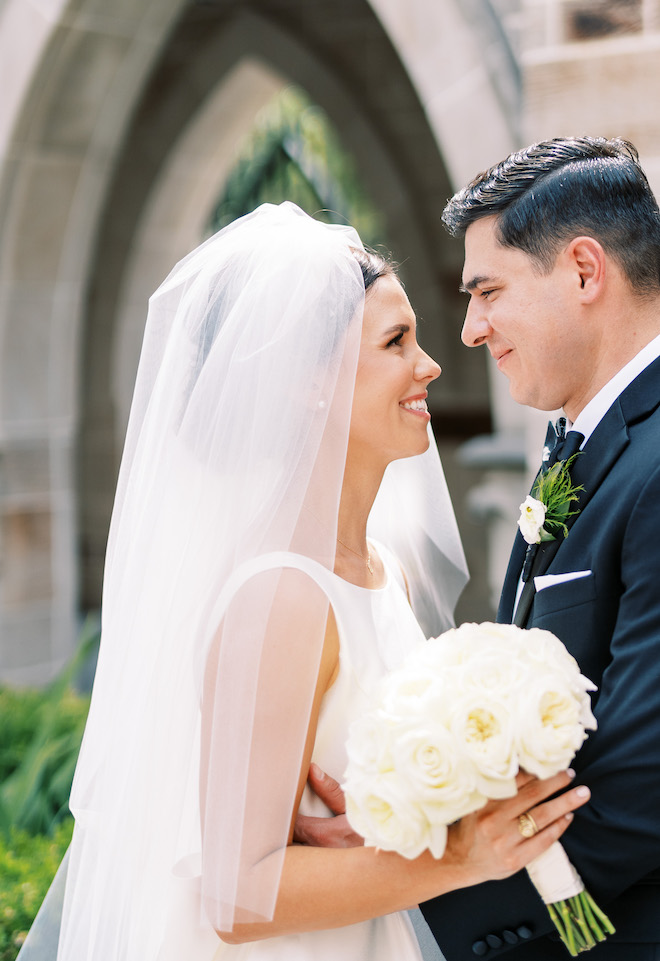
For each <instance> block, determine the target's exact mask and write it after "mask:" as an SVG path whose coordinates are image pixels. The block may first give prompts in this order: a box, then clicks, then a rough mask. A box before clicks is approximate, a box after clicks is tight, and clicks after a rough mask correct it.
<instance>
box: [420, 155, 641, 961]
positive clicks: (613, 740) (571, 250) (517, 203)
mask: <svg viewBox="0 0 660 961" xmlns="http://www.w3.org/2000/svg"><path fill="white" fill-rule="evenodd" d="M443 219H444V221H445V223H446V225H447V226H448V228H449V230H450V232H452V233H453V234H460V235H464V237H465V266H464V269H463V288H464V289H465V291H466V292H467V293H468V294H469V296H470V301H469V304H468V309H467V315H466V318H465V324H464V327H463V334H462V337H463V341H464V343H465V344H467V346H469V347H478V346H481V345H483V346H485V347H487V348H488V350H489V351H490V353H491V354H492V356H493V358H494V360H495V361H496V362H497V366H498V368H499V370H500V371H501V372H502V373H503V374H504V375H505V376H506V377H507V378H508V379H509V388H510V391H511V395H512V396H513V398H514V399H515V400H517V401H518V402H519V403H521V404H528V405H529V406H531V407H537V408H539V409H541V410H553V409H557V408H560V407H561V408H563V413H564V414H565V416H566V418H567V420H568V422H569V425H568V426H569V427H571V423H572V427H571V429H572V430H574V431H575V432H577V433H578V434H581V435H583V439H581V438H580V437H577V438H576V443H578V444H581V448H582V452H581V453H580V454H579V455H578V456H577V457H576V459H575V461H574V462H573V466H572V468H571V478H572V481H573V483H574V484H575V485H576V486H578V487H579V486H582V487H583V488H584V490H583V493H582V494H581V495H580V500H579V502H578V504H577V507H578V509H579V513H577V514H576V515H574V516H573V517H572V518H570V519H569V522H568V523H569V525H570V532H569V535H568V536H567V537H566V538H563V537H562V536H561V535H560V536H559V538H557V539H556V540H555V541H551V542H546V543H545V544H544V545H543V547H542V548H541V550H539V551H537V555H536V558H535V561H534V566H533V569H532V571H531V576H530V578H529V581H530V583H529V586H528V587H527V586H526V587H525V588H524V590H523V593H522V595H521V596H520V597H519V599H518V595H520V587H521V571H522V568H523V561H524V558H525V553H526V546H527V545H526V544H525V542H524V541H523V538H522V537H521V535H520V534H518V536H517V538H516V541H515V544H514V547H513V551H512V554H511V559H510V562H509V569H508V571H507V574H506V578H505V582H504V589H503V591H502V598H501V602H500V608H499V612H498V620H500V621H511V620H513V619H514V617H515V620H516V622H517V623H521V624H522V625H523V626H526V627H540V628H544V629H547V630H550V631H552V632H553V633H555V634H556V635H557V636H558V637H559V638H561V640H562V641H563V642H564V643H565V644H566V646H567V647H568V649H569V651H570V652H571V653H572V654H573V655H574V656H575V657H576V658H577V660H578V663H579V664H580V667H581V669H582V671H583V672H584V673H585V674H586V675H587V676H588V677H590V678H591V679H592V680H593V681H594V682H595V683H596V684H597V685H598V692H597V693H596V694H595V695H594V697H593V703H594V705H595V707H594V710H595V714H596V716H597V718H598V731H597V732H595V733H594V734H592V735H591V736H590V737H589V739H588V740H587V741H586V743H585V745H584V747H583V748H582V750H581V751H580V752H579V754H578V756H577V757H576V759H575V763H574V767H575V769H576V770H577V772H578V776H579V778H580V779H581V780H583V781H584V782H585V783H587V784H588V785H589V787H590V788H591V801H590V803H589V804H588V805H586V807H585V808H583V809H582V810H581V811H577V812H576V815H575V821H574V823H573V825H572V826H571V828H570V829H569V831H568V832H567V834H566V835H565V836H564V838H563V839H562V843H563V844H564V847H565V848H566V851H567V853H568V855H569V858H570V860H571V861H572V862H573V864H574V865H575V867H576V868H577V869H578V871H579V873H580V875H581V876H582V878H583V880H584V882H585V884H586V886H587V888H588V889H589V891H590V892H591V894H592V895H593V896H594V898H595V900H596V902H597V903H598V904H600V906H601V907H603V908H604V909H605V910H606V912H607V914H608V915H609V917H610V919H611V920H612V922H613V923H614V925H615V926H616V929H617V932H616V934H615V935H613V936H611V937H610V938H609V939H608V941H607V942H605V943H604V944H603V945H599V946H597V947H596V948H594V949H593V950H592V952H591V953H590V958H593V961H606V959H609V961H651V959H660V359H659V358H660V212H659V211H658V206H657V204H656V202H655V199H654V197H653V195H652V193H651V190H650V188H649V186H648V183H647V180H646V177H645V176H644V173H643V171H642V169H641V167H640V166H639V163H638V160H637V153H636V151H635V150H634V148H633V147H632V146H631V145H630V144H626V143H625V142H623V141H619V140H614V141H606V140H602V139H599V138H581V139H568V140H553V141H549V142H545V143H540V144H535V145H533V146H532V147H529V148H528V149H527V150H523V151H521V152H520V153H517V154H513V155H512V156H511V157H508V158H507V159H506V160H504V161H503V162H502V163H501V164H499V165H498V166H496V167H494V168H492V169H491V170H489V171H487V172H486V173H484V174H481V175H480V176H478V177H477V178H476V179H475V180H474V181H472V183H471V184H469V185H468V186H467V187H466V188H465V189H464V190H462V191H461V192H460V193H458V194H456V196H455V197H453V198H452V200H451V201H450V202H449V204H448V205H447V207H446V209H445V214H444V218H443ZM517 600H518V603H517V604H516V601H517ZM516 607H518V612H517V615H516ZM521 608H522V610H521ZM422 910H423V913H424V915H425V917H426V920H427V922H428V924H429V926H430V927H431V929H432V931H433V933H434V935H435V937H436V939H437V941H438V942H439V944H440V946H441V948H442V949H443V951H444V953H445V954H446V956H447V958H448V959H449V961H468V959H469V961H473V959H474V958H476V957H488V958H496V957H498V956H499V955H502V956H505V957H506V958H507V959H509V961H514V959H515V961H518V959H519V961H523V959H530V961H531V959H533V961H554V959H557V961H561V959H565V958H566V957H567V954H566V951H565V949H564V948H563V947H562V945H561V944H560V943H559V942H558V941H557V940H556V939H555V938H553V936H552V934H551V925H550V923H549V921H548V917H547V912H546V910H545V908H544V907H543V905H542V904H541V902H540V900H539V898H538V897H537V895H536V894H535V892H534V890H533V889H532V886H531V884H530V882H529V880H528V879H527V876H526V873H525V872H523V873H521V874H519V875H516V876H515V877H513V878H511V879H509V880H507V881H502V882H497V883H490V884H484V885H480V886H478V887H474V888H471V889H468V890H465V891H459V892H456V893H453V894H449V895H447V896H446V897H443V898H441V899H440V898H439V899H437V900H435V901H431V902H429V903H427V904H426V905H423V906H422Z"/></svg>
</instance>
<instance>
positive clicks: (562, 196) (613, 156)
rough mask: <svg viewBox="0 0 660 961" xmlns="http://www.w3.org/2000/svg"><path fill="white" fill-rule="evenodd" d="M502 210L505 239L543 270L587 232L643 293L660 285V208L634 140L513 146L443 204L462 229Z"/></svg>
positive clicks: (447, 218)
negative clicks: (640, 161) (501, 158)
mask: <svg viewBox="0 0 660 961" xmlns="http://www.w3.org/2000/svg"><path fill="white" fill-rule="evenodd" d="M491 215H496V216H497V218H498V220H497V234H498V239H499V242H500V243H501V244H502V245H503V246H505V247H516V248H518V249H520V250H522V251H524V252H525V253H527V254H528V255H529V256H530V257H531V258H532V259H533V260H534V261H535V263H536V265H537V267H538V269H539V271H540V272H541V273H548V272H549V271H550V270H551V269H552V267H553V265H554V262H555V259H556V257H557V254H558V253H559V251H560V250H562V248H563V247H565V246H566V245H567V244H568V243H570V241H571V240H572V239H573V238H574V237H577V236H579V235H580V234H586V235H588V236H591V237H594V238H595V239H596V240H598V241H599V242H600V243H601V244H602V246H603V248H604V250H605V251H606V252H607V253H609V254H610V255H611V256H612V257H614V258H615V259H616V260H617V262H618V263H619V265H620V266H621V268H622V269H623V271H624V273H625V274H626V276H627V278H628V280H629V281H630V283H631V285H632V286H633V288H634V289H636V290H637V291H638V292H639V293H651V292H656V293H657V291H658V289H659V288H660V211H659V210H658V204H657V202H656V200H655V197H654V196H653V192H652V191H651V188H650V186H649V182H648V180H647V179H646V175H645V173H644V171H643V170H642V168H641V166H640V164H639V155H638V153H637V150H636V149H635V147H634V146H633V145H632V144H631V143H629V142H628V141H627V140H622V139H619V138H616V139H614V140H606V139H605V138H603V137H569V138H565V139H562V138H556V139H554V140H545V141H542V142H541V143H536V144H532V145H531V146H530V147H527V148H526V149H525V150H519V151H517V152H516V153H512V154H511V155H510V156H509V157H507V158H506V160H503V161H502V162H501V163H499V164H497V165H496V166H494V167H491V168H490V169H489V170H486V171H484V172H483V173H480V174H478V176H476V177H475V178H474V180H473V181H472V182H471V183H469V184H468V185H467V187H464V188H463V190H460V191H459V192H458V193H457V194H456V195H455V196H454V197H452V199H451V200H450V201H449V203H448V204H447V206H446V207H445V211H444V214H443V217H442V219H443V221H444V223H445V226H446V227H447V229H448V230H449V232H450V233H451V234H453V235H454V236H461V235H463V234H464V233H465V231H466V230H467V229H468V227H469V226H470V225H471V224H473V223H474V222H475V221H476V220H480V219H481V218H482V217H488V216H491Z"/></svg>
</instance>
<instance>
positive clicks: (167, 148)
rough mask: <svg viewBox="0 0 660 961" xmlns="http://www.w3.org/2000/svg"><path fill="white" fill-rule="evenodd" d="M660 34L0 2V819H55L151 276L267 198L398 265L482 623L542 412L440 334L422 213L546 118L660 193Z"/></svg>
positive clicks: (406, 14)
mask: <svg viewBox="0 0 660 961" xmlns="http://www.w3.org/2000/svg"><path fill="white" fill-rule="evenodd" d="M659 53H660V0H405V2H403V0H111V2H108V0H0V682H1V683H2V684H3V685H4V686H3V687H2V690H1V691H0V730H1V731H2V734H1V735H0V781H2V782H3V786H2V788H0V826H1V825H2V824H4V825H5V826H6V825H8V824H10V823H15V822H16V817H15V816H14V815H12V813H11V812H12V811H13V812H16V811H19V810H23V809H24V808H25V805H27V807H28V808H29V807H30V804H32V805H33V806H34V805H35V804H36V806H37V808H39V805H42V802H43V804H45V807H43V810H42V815H43V816H41V815H40V817H38V818H37V820H36V821H31V820H30V818H31V817H32V815H30V816H29V817H28V822H29V824H28V827H30V825H31V827H30V830H31V831H32V832H33V834H38V833H39V832H40V831H42V832H43V831H45V832H46V833H48V832H49V831H50V832H52V830H53V829H54V825H55V824H56V823H57V822H58V820H61V818H62V816H63V814H62V812H63V811H64V813H66V804H65V800H66V793H67V791H68V786H67V783H66V782H67V778H68V777H70V770H69V768H68V767H67V766H66V765H67V763H68V762H66V763H65V762H62V760H61V757H60V755H56V756H54V757H53V756H52V755H49V754H48V750H49V749H50V748H52V743H53V740H54V737H53V736H51V734H49V733H48V732H49V731H50V730H51V728H49V726H48V725H49V724H51V727H52V724H53V723H54V722H53V718H54V717H58V718H59V717H62V716H63V714H64V715H66V716H67V717H69V719H70V721H71V723H70V725H69V727H67V729H66V732H65V735H66V736H65V740H66V738H68V739H69V740H68V741H67V743H66V744H65V745H64V747H63V748H62V745H60V748H61V749H62V750H64V752H65V756H66V757H69V754H71V755H72V756H73V757H75V750H76V749H77V748H76V744H77V742H76V738H77V737H79V729H80V727H81V723H82V721H81V718H82V720H84V710H85V708H84V698H83V707H82V708H79V707H78V706H74V707H71V703H72V702H68V701H67V702H66V703H67V704H68V705H69V707H68V708H66V709H60V708H57V709H56V708H53V709H52V711H51V713H50V714H49V713H48V710H46V708H45V707H44V705H48V704H49V703H50V701H49V698H52V699H54V700H53V703H58V704H61V703H62V697H64V698H65V699H66V698H67V697H69V695H70V688H71V681H72V679H73V680H75V681H76V686H77V687H78V688H82V689H84V688H86V687H88V685H89V680H90V677H91V669H90V668H89V667H88V668H87V673H86V674H85V673H84V672H83V674H81V671H82V670H83V668H82V666H81V665H82V661H81V660H80V659H81V658H82V657H83V655H82V654H80V653H79V654H78V655H77V656H78V659H79V660H77V661H74V662H73V663H72V662H71V658H72V657H73V656H74V652H76V651H81V650H82V651H84V652H88V651H93V647H94V639H95V636H96V624H97V622H98V612H99V610H100V607H101V590H102V575H103V558H104V552H105V544H106V537H107V530H108V524H109V520H110V513H111V508H112V501H113V494H114V487H115V481H116V476H117V471H118V466H119V459H120V456H121V449H122V442H123V435H124V431H125V426H126V421H127V417H128V410H129V406H130V400H131V393H132V385H133V379H134V376H135V371H136V367H137V361H138V355H139V349H140V343H141V337H142V330H143V324H144V319H145V316H146V304H147V299H148V296H149V294H150V293H151V292H152V291H153V290H154V289H155V288H156V287H157V286H158V284H159V283H160V282H161V280H162V279H163V278H164V277H165V275H166V274H167V273H168V271H169V270H170V268H171V267H172V266H173V264H174V263H175V262H176V261H177V260H178V259H179V258H180V257H181V256H183V255H184V254H185V253H187V252H188V251H189V250H190V249H191V248H193V247H194V246H196V245H197V244H198V243H199V242H200V241H201V240H202V239H203V238H204V237H205V236H207V235H208V234H209V233H210V232H212V231H213V230H215V229H217V228H218V227H219V226H222V225H223V224H225V223H227V222H228V221H230V220H232V219H234V218H235V217H237V216H240V215H241V214H242V213H244V212H246V211H248V210H250V209H252V208H253V207H255V206H256V205H257V204H259V203H261V202H263V201H273V202H279V201H281V200H283V199H291V200H294V201H295V202H296V203H298V204H300V205H301V206H303V207H304V208H305V209H306V210H307V211H308V212H310V213H312V214H314V213H317V212H318V215H319V216H321V217H325V218H327V219H329V220H334V221H337V222H349V223H352V224H354V225H355V226H356V227H357V229H358V231H359V232H360V234H361V235H362V237H363V239H364V240H365V241H366V242H368V243H370V244H372V245H376V246H379V245H382V246H383V247H385V248H386V249H388V250H389V251H391V252H392V254H393V256H394V257H395V258H396V259H397V260H398V261H400V263H401V264H402V276H403V279H404V282H405V284H406V288H407V290H408V293H409V295H410V298H411V301H412V303H413V306H414V307H415V309H416V311H417V313H418V316H419V319H420V339H421V340H422V343H423V345H424V347H425V348H426V349H427V350H428V351H429V352H431V353H432V354H433V355H434V356H435V357H436V359H437V360H438V361H439V362H440V364H441V365H442V367H443V375H442V377H441V379H440V380H439V381H438V382H437V383H436V384H435V385H434V389H433V393H432V395H431V408H432V413H433V423H434V427H435V430H436V433H437V437H438V442H439V446H440V449H441V453H442V455H443V458H444V463H445V469H446V472H447V475H448V481H449V485H450V488H451V491H452V494H453V497H454V502H455V505H456V509H457V513H458V516H459V522H460V525H461V529H462V532H463V536H464V539H465V545H466V551H467V554H468V562H469V565H470V569H471V572H472V580H471V583H470V585H469V587H468V588H467V590H466V592H465V594H464V596H463V598H462V600H461V602H460V606H459V610H458V618H459V620H483V619H487V618H492V617H493V616H494V611H495V608H496V603H497V596H498V593H499V586H500V584H501V581H502V578H503V574H504V568H505V565H506V559H507V556H508V551H509V548H510V544H511V541H512V539H513V535H514V531H515V518H516V516H517V507H518V504H519V503H520V501H521V500H522V499H523V496H524V493H525V486H526V484H527V481H528V479H529V477H530V475H531V474H532V473H533V471H534V466H535V464H536V462H537V460H538V451H539V450H540V446H541V442H542V439H543V436H544V426H543V423H544V417H543V416H542V415H540V414H536V413H534V412H531V411H527V410H524V409H522V408H519V407H517V405H515V404H514V403H513V402H512V401H511V399H510V398H509V395H508V388H507V383H506V380H505V379H504V378H501V379H499V378H498V377H497V376H493V371H492V370H491V368H490V365H489V363H488V362H487V361H488V360H489V358H488V355H487V353H486V352H485V351H470V350H468V349H467V348H465V347H463V346H462V345H461V343H460V339H459V334H460V328H461V322H462V317H463V312H464V309H465V303H464V301H463V298H462V297H461V296H460V295H459V294H458V284H459V280H460V271H461V266H462V243H461V242H459V241H455V240H452V239H451V238H449V237H448V236H447V235H446V233H445V232H444V230H443V227H442V225H441V222H440V216H441V212H442V209H443V206H444V204H445V202H446V200H447V198H448V197H449V196H451V194H452V193H453V192H454V191H455V190H456V189H457V188H459V187H460V186H462V185H463V183H465V182H466V181H467V180H468V179H471V178H472V177H473V176H474V175H475V174H476V173H477V172H478V171H480V170H482V169H484V168H485V167H487V166H490V165H491V164H493V163H496V162H497V161H499V160H500V159H502V158H503V157H504V156H505V155H506V154H508V153H509V152H510V151H511V150H513V149H515V148H517V147H520V146H523V145H525V144H527V143H529V142H531V141H533V140H539V139H543V138H546V137H551V136H566V135H580V134H585V133H587V134H592V135H605V136H615V135H621V136H624V137H627V138H629V139H631V140H632V141H633V142H634V143H635V144H636V145H637V147H638V148H639V150H640V154H641V157H642V162H643V164H644V166H645V168H646V170H647V172H648V174H649V178H650V180H651V184H652V186H653V185H655V186H656V188H657V187H658V186H660V123H659V121H658V117H657V103H658V94H659V93H660V56H659ZM496 374H497V372H496V371H495V375H496ZM82 625H85V626H84V629H83V627H82ZM81 630H82V633H83V635H84V637H83V641H82V642H81ZM81 643H82V647H81ZM83 660H84V658H83ZM65 665H68V667H67V668H66V671H65V673H64V674H62V673H61V672H62V671H63V669H64V667H65ZM63 678H64V680H63ZM54 679H55V680H54ZM26 686H29V687H35V686H36V687H40V688H41V694H34V692H30V691H23V693H21V691H20V689H23V688H25V687H26ZM67 692H68V693H67ZM31 697H33V700H32V701H30V700H29V699H30V698H31ZM21 698H23V700H21ZM58 698H59V700H58ZM19 702H20V705H19ZM77 703H78V702H76V704H77ZM17 705H19V706H17ZM21 705H22V706H21ZM67 710H68V711H69V714H67ZM3 712H4V713H3ZM21 712H23V713H22V714H21ZM42 715H43V716H42ZM17 717H18V718H19V721H17V720H16V718H17ZM20 718H22V719H23V720H20ZM49 719H50V720H49ZM28 720H29V723H28ZM58 723H59V722H58ZM12 725H14V726H13V727H12ZM16 725H18V727H16ZM21 725H23V726H22V727H21ZM39 725H41V727H40V726H39ZM39 731H41V733H39ZM72 732H73V733H72ZM60 733H62V732H60ZM63 736H64V735H63ZM40 739H41V740H40ZM55 740H56V739H55ZM17 744H21V745H23V748H22V749H21V750H22V753H21V752H19V751H18V749H17V748H16V745H17ZM40 744H41V747H39V745H40ZM30 745H31V748H30V751H31V757H32V761H31V763H32V768H30V769H29V770H28V771H27V773H26V768H25V765H24V766H23V768H22V771H23V774H22V777H23V780H22V781H21V782H20V783H21V784H22V787H20V786H17V784H18V782H19V781H20V778H19V777H18V774H19V773H20V771H19V768H20V765H21V764H24V762H23V761H22V760H21V758H23V756H24V754H25V751H26V750H28V747H29V746H30ZM26 746H27V747H26ZM48 746H50V748H49V747H48ZM66 751H69V754H66ZM28 753H30V752H29V751H28ZM19 755H20V756H19ZM45 757H46V759H47V763H46V761H45V760H44V758H45ZM2 758H4V759H5V760H4V761H2ZM35 758H36V761H35V760H34V759H35ZM58 758H59V759H58ZM3 763H4V764H5V766H4V767H2V764H3ZM40 765H41V766H40ZM48 765H50V769H52V771H55V772H58V773H59V775H60V779H61V781H62V784H61V785H60V786H59V789H58V790H59V791H60V793H59V794H57V796H55V797H50V795H48V790H50V787H48V790H46V788H44V787H43V785H44V783H47V785H50V784H51V781H52V777H51V781H48V780H47V779H46V781H44V780H43V778H44V777H45V775H44V766H45V767H48ZM35 771H36V773H35ZM63 771H64V772H65V774H62V772H63ZM12 778H13V780H12ZM7 784H9V788H7ZM12 785H13V786H12ZM31 792H32V793H31ZM39 792H41V794H40V793H39ZM44 792H45V793H46V795H48V797H47V803H46V802H44V800H43V794H44ZM48 798H50V799H48ZM62 798H64V801H62ZM17 799H18V800H17ZM21 805H23V809H22V808H21ZM10 809H11V810H10ZM24 814H25V812H24ZM21 816H24V815H21ZM19 820H20V818H19ZM35 825H37V826H36V827H35ZM44 825H45V827H44ZM7 830H8V829H7ZM40 856H41V855H40ZM1 858H2V856H1V855H0V866H1ZM5 866H6V865H5ZM7 870H8V869H7ZM0 896H1V892H0ZM10 907H11V906H10ZM9 909H10V908H8V910H9ZM3 910H4V909H3V907H2V902H1V901H0V915H1V914H2V911H3ZM11 910H15V909H14V908H11ZM17 923H18V922H17ZM11 937H14V939H15V935H14V934H12V935H11ZM10 940H11V938H10ZM8 943H9V942H8ZM12 950H14V949H13V948H12V947H11V946H10V947H9V948H7V951H8V952H9V953H7V954H6V955H3V954H2V953H1V952H2V941H1V938H0V961H5V958H7V959H8V958H10V957H13V954H12V953H11V952H12Z"/></svg>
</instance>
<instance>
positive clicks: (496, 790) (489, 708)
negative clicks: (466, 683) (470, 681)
mask: <svg viewBox="0 0 660 961" xmlns="http://www.w3.org/2000/svg"><path fill="white" fill-rule="evenodd" d="M452 731H453V733H454V734H455V735H456V737H457V739H458V743H459V750H460V751H463V752H464V753H465V756H466V757H469V758H470V759H471V760H472V761H473V763H474V764H475V767H476V769H477V788H478V790H479V791H481V792H482V793H483V794H485V795H486V796H487V797H492V798H502V797H513V795H514V794H515V793H516V785H515V777H516V774H517V773H518V760H517V757H516V752H515V747H514V727H513V719H512V717H511V704H510V699H507V698H498V697H496V696H494V695H493V694H488V693H486V692H475V691H473V690H467V691H465V692H464V693H463V694H462V695H461V694H459V692H458V691H457V692H456V696H455V699H454V702H453V704H452Z"/></svg>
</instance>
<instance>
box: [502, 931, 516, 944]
mask: <svg viewBox="0 0 660 961" xmlns="http://www.w3.org/2000/svg"><path fill="white" fill-rule="evenodd" d="M502 937H503V938H504V940H505V941H506V943H507V944H518V935H517V934H516V932H515V931H509V930H506V931H502Z"/></svg>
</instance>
